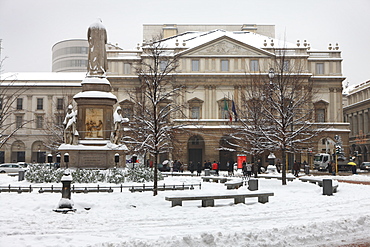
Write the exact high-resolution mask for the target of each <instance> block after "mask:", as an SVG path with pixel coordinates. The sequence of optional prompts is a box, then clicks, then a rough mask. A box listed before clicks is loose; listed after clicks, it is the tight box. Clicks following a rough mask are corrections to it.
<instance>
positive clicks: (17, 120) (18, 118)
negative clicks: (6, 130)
mask: <svg viewBox="0 0 370 247" xmlns="http://www.w3.org/2000/svg"><path fill="white" fill-rule="evenodd" d="M22 124H23V116H16V117H15V127H16V128H20V127H22Z"/></svg>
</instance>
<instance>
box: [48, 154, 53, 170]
mask: <svg viewBox="0 0 370 247" xmlns="http://www.w3.org/2000/svg"><path fill="white" fill-rule="evenodd" d="M48 163H49V165H50V169H51V163H53V155H52V154H48Z"/></svg>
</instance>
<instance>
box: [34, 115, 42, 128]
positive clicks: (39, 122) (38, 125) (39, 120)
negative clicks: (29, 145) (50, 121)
mask: <svg viewBox="0 0 370 247" xmlns="http://www.w3.org/2000/svg"><path fill="white" fill-rule="evenodd" d="M43 125H44V117H43V116H36V129H42V128H43Z"/></svg>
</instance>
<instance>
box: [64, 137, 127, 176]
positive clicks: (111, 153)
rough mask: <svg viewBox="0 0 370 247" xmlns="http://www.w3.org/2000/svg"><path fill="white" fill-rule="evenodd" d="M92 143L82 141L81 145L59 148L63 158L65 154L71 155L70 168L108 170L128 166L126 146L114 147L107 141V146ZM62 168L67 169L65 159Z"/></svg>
mask: <svg viewBox="0 0 370 247" xmlns="http://www.w3.org/2000/svg"><path fill="white" fill-rule="evenodd" d="M92 143H93V141H88V142H86V141H85V142H84V141H80V142H79V145H66V144H63V145H61V146H60V147H59V151H60V154H61V156H62V157H63V156H64V154H65V153H68V154H69V163H68V166H69V167H74V168H98V169H107V168H112V167H116V166H117V167H125V166H126V151H127V148H126V146H125V145H114V144H111V143H110V142H109V141H105V143H106V144H105V145H92ZM95 143H97V142H95ZM116 153H118V154H119V162H118V163H116V162H115V154H116ZM61 167H66V164H65V162H63V159H62V163H61Z"/></svg>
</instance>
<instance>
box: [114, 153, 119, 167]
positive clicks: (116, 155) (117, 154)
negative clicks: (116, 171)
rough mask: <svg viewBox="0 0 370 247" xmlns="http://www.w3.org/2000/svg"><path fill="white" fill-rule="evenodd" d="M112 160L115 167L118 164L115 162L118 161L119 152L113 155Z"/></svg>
mask: <svg viewBox="0 0 370 247" xmlns="http://www.w3.org/2000/svg"><path fill="white" fill-rule="evenodd" d="M114 162H115V163H116V167H117V166H118V165H117V164H118V162H119V153H116V154H115V155H114Z"/></svg>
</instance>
